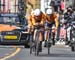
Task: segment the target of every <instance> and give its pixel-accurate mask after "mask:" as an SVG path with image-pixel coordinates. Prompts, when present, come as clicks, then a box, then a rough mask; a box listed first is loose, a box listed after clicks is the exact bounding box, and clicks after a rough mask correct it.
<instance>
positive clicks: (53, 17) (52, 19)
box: [44, 8, 59, 47]
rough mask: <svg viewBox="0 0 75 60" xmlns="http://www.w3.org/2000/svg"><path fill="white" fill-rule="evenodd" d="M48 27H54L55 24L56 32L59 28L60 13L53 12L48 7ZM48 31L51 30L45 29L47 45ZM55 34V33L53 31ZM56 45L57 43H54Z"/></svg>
mask: <svg viewBox="0 0 75 60" xmlns="http://www.w3.org/2000/svg"><path fill="white" fill-rule="evenodd" d="M45 16H46V24H45V26H46V28H52V26H53V25H55V28H54V32H55V30H56V29H57V28H58V25H59V22H58V14H57V13H56V12H53V11H52V9H50V8H49V9H47V11H46V14H45ZM48 32H49V30H46V31H45V44H44V46H45V47H46V46H47V40H48ZM53 34H54V35H55V33H53ZM53 41H54V36H53ZM53 45H55V43H53Z"/></svg>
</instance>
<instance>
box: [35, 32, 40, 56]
mask: <svg viewBox="0 0 75 60" xmlns="http://www.w3.org/2000/svg"><path fill="white" fill-rule="evenodd" d="M39 43H40V41H39V34H38V33H37V34H36V39H35V56H38V55H39Z"/></svg>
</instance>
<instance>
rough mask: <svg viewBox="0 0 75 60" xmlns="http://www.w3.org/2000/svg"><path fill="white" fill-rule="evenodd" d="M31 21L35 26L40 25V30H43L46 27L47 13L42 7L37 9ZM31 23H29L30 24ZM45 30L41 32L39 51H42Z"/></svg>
mask: <svg viewBox="0 0 75 60" xmlns="http://www.w3.org/2000/svg"><path fill="white" fill-rule="evenodd" d="M29 20H30V23H31V25H32V26H33V27H34V28H35V27H37V26H38V27H39V28H40V30H42V29H43V28H44V23H45V15H44V13H43V12H42V11H41V10H40V9H35V10H34V12H33V14H32V15H31V16H30V19H29ZM30 23H29V24H30ZM43 35H44V34H43V32H40V33H39V40H40V43H39V51H42V41H43V40H44V39H43V38H44V36H43ZM35 38H36V32H35V30H34V39H35Z"/></svg>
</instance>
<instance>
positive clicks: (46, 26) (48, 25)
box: [44, 22, 52, 47]
mask: <svg viewBox="0 0 75 60" xmlns="http://www.w3.org/2000/svg"><path fill="white" fill-rule="evenodd" d="M51 27H52V24H49V23H48V22H46V25H45V29H49V28H51ZM49 32H50V30H46V31H45V43H44V47H47V43H48V38H49V36H48V33H49Z"/></svg>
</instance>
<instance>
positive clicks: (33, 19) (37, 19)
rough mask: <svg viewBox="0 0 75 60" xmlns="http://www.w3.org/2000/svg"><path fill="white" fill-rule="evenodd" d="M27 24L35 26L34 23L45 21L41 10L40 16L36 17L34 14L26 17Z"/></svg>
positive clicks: (42, 23)
mask: <svg viewBox="0 0 75 60" xmlns="http://www.w3.org/2000/svg"><path fill="white" fill-rule="evenodd" d="M28 22H29V23H28V24H32V25H34V26H36V23H37V22H39V23H40V24H41V25H44V23H45V15H44V14H43V13H42V12H41V14H40V16H38V17H36V16H35V15H34V14H33V15H31V16H30V17H29V19H28Z"/></svg>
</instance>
